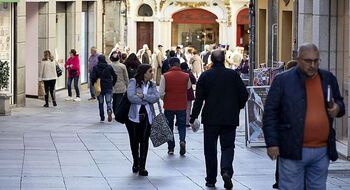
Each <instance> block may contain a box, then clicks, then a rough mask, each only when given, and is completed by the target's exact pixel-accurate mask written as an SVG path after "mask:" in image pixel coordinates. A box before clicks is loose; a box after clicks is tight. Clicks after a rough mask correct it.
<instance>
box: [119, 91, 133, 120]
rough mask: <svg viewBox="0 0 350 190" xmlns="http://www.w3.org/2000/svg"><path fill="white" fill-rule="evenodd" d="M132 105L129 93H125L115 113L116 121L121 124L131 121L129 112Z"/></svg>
mask: <svg viewBox="0 0 350 190" xmlns="http://www.w3.org/2000/svg"><path fill="white" fill-rule="evenodd" d="M130 106H131V103H130V101H129V99H128V94H127V92H125V93H124V95H123V97H122V99H121V101H120V103H119V105H118V107H117V112H116V113H115V120H116V121H118V122H119V123H123V124H124V123H126V122H127V121H128V120H129V110H130Z"/></svg>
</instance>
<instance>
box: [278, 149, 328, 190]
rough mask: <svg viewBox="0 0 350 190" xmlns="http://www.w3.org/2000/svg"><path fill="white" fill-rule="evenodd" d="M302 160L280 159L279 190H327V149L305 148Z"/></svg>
mask: <svg viewBox="0 0 350 190" xmlns="http://www.w3.org/2000/svg"><path fill="white" fill-rule="evenodd" d="M302 155H303V156H302V160H290V159H284V158H282V157H280V158H279V170H278V172H279V189H280V190H304V181H305V184H306V189H307V190H326V182H327V175H328V166H329V158H328V153H327V147H321V148H303V153H302Z"/></svg>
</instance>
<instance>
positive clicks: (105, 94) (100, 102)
mask: <svg viewBox="0 0 350 190" xmlns="http://www.w3.org/2000/svg"><path fill="white" fill-rule="evenodd" d="M97 99H98V108H99V110H100V117H101V120H104V119H105V112H104V110H103V108H104V106H103V103H104V100H105V99H106V104H107V112H112V92H101V94H100V95H99V96H98V97H97Z"/></svg>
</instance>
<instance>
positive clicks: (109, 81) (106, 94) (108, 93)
mask: <svg viewBox="0 0 350 190" xmlns="http://www.w3.org/2000/svg"><path fill="white" fill-rule="evenodd" d="M97 79H100V86H101V93H100V95H99V96H98V97H97V99H98V104H99V110H100V117H101V122H102V121H104V120H105V116H104V111H103V102H104V99H106V104H107V114H108V122H111V121H112V91H113V86H114V85H115V83H116V82H117V75H116V74H115V72H114V70H113V67H112V66H111V65H108V64H107V61H106V57H105V56H104V55H99V56H98V64H97V65H96V66H94V68H93V69H92V73H91V76H90V80H91V81H90V82H91V84H95V82H96V81H97Z"/></svg>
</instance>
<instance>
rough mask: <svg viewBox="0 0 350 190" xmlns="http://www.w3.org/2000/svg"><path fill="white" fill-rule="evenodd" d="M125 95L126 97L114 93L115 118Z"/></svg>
mask: <svg viewBox="0 0 350 190" xmlns="http://www.w3.org/2000/svg"><path fill="white" fill-rule="evenodd" d="M123 95H124V93H118V94H117V93H114V94H113V113H114V116H115V114H116V113H117V111H118V110H117V108H118V106H119V104H120V101H121V100H122V98H123Z"/></svg>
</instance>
